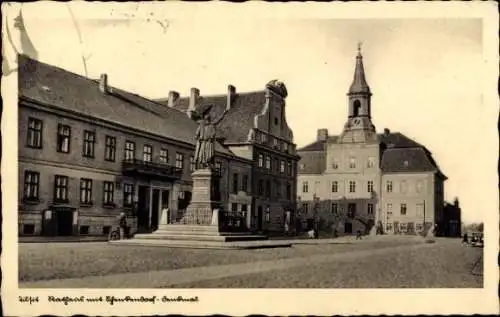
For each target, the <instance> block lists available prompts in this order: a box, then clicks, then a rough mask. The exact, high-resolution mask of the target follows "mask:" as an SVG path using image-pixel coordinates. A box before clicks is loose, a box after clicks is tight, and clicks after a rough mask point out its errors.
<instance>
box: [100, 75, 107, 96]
mask: <svg viewBox="0 0 500 317" xmlns="http://www.w3.org/2000/svg"><path fill="white" fill-rule="evenodd" d="M99 90H100V91H101V92H102V93H104V94H105V93H107V92H108V74H101V79H100V80H99Z"/></svg>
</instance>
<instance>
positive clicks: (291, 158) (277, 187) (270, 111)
mask: <svg viewBox="0 0 500 317" xmlns="http://www.w3.org/2000/svg"><path fill="white" fill-rule="evenodd" d="M287 95H288V92H287V90H286V87H285V85H284V84H283V83H281V82H279V81H277V80H273V81H270V82H269V83H268V84H267V85H266V86H265V89H263V90H259V91H254V92H242V93H237V92H236V88H235V87H234V86H232V85H229V86H228V91H227V94H225V95H210V96H200V92H199V90H198V89H197V88H192V89H191V95H190V97H189V98H180V97H179V93H177V92H175V91H171V92H170V93H169V97H168V98H165V99H159V100H157V102H159V103H162V104H164V105H167V106H169V107H172V108H175V109H178V110H180V111H182V112H183V113H185V114H186V116H187V117H190V115H191V113H192V112H193V111H196V105H211V106H212V108H211V110H210V115H211V117H212V118H213V120H217V119H218V118H220V117H221V116H222V114H223V113H224V112H225V111H227V114H226V115H225V116H224V117H223V118H222V120H221V121H220V123H219V125H218V127H217V131H218V134H219V135H220V141H221V142H222V144H224V145H225V146H226V147H227V149H228V150H230V151H231V153H233V154H234V155H236V156H238V157H240V158H241V159H244V160H248V161H251V162H252V163H251V168H250V169H251V171H250V174H251V175H252V177H251V179H250V178H248V179H247V178H246V176H245V175H241V174H238V173H230V174H229V175H228V180H227V181H228V184H230V187H231V188H230V197H231V198H232V199H235V200H238V199H239V197H240V196H241V192H242V191H248V192H249V193H251V197H252V198H251V206H252V209H248V211H251V214H250V217H249V226H250V228H251V229H252V230H254V231H257V232H283V231H284V230H285V227H286V225H285V224H287V223H288V224H291V223H292V222H293V219H294V216H295V211H296V206H297V203H296V199H297V196H296V192H297V189H296V184H297V173H296V166H297V161H298V160H299V156H298V155H297V153H296V145H295V143H294V142H293V132H292V130H291V129H290V127H289V126H288V124H287V121H286V103H285V100H286V97H287ZM247 180H248V181H247ZM242 207H244V205H239V206H236V205H232V206H231V209H232V210H234V211H238V212H239V211H241V208H242ZM245 208H247V207H245Z"/></svg>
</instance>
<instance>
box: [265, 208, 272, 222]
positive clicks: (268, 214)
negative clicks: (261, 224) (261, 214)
mask: <svg viewBox="0 0 500 317" xmlns="http://www.w3.org/2000/svg"><path fill="white" fill-rule="evenodd" d="M265 218H266V222H268V223H269V222H271V207H269V206H267V207H266V212H265Z"/></svg>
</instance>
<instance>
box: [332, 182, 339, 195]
mask: <svg viewBox="0 0 500 317" xmlns="http://www.w3.org/2000/svg"><path fill="white" fill-rule="evenodd" d="M338 191H339V182H337V181H333V182H332V193H336V192H338Z"/></svg>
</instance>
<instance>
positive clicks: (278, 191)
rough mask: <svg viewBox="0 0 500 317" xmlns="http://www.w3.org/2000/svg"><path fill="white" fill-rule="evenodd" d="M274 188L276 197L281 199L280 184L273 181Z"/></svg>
mask: <svg viewBox="0 0 500 317" xmlns="http://www.w3.org/2000/svg"><path fill="white" fill-rule="evenodd" d="M274 186H275V187H276V197H278V198H281V194H282V193H281V183H280V182H279V181H274Z"/></svg>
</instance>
